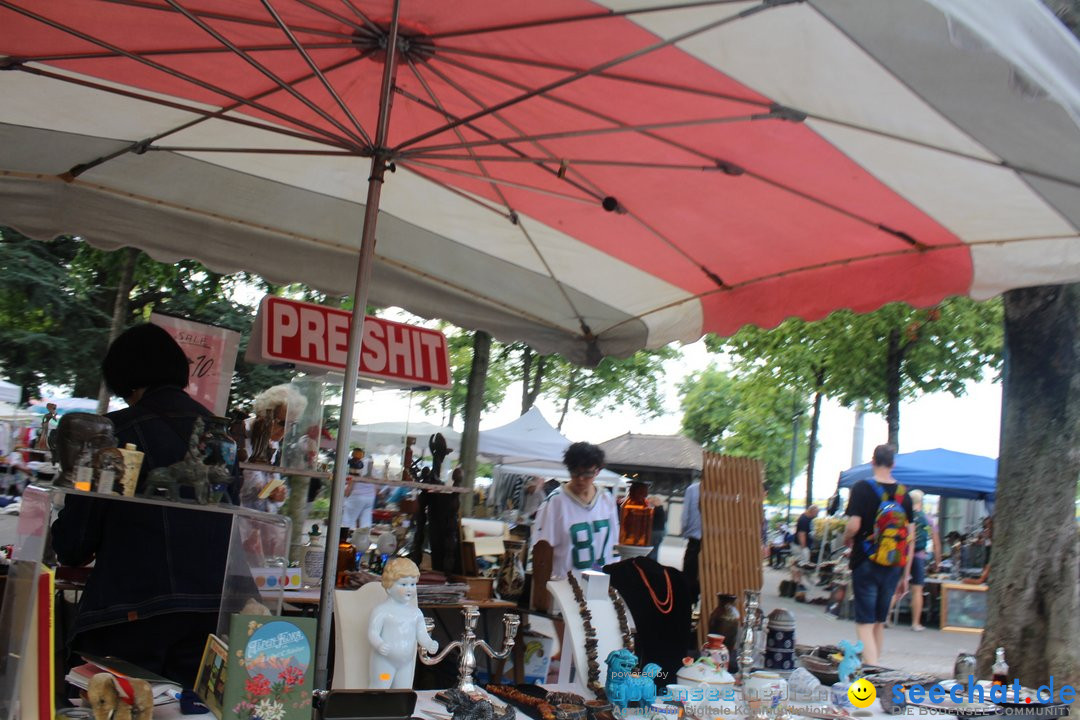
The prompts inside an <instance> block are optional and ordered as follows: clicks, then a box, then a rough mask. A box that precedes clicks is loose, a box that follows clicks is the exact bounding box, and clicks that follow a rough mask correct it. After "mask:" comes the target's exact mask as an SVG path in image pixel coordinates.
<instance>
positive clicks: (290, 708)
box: [222, 615, 316, 720]
mask: <svg viewBox="0 0 1080 720" xmlns="http://www.w3.org/2000/svg"><path fill="white" fill-rule="evenodd" d="M315 631H316V621H315V619H314V618H301V617H288V618H286V617H275V616H273V615H233V616H232V619H231V621H230V623H229V638H228V652H229V656H228V657H229V660H228V663H227V664H226V668H225V669H226V680H225V693H224V698H223V701H222V718H223V720H254V718H260V720H310V718H311V690H312V686H313V682H312V673H313V672H314V669H315V667H314V661H315Z"/></svg>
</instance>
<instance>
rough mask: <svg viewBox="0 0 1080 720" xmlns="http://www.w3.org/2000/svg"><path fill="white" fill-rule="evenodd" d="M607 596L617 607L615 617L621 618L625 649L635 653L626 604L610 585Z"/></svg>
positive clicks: (620, 630) (620, 624) (621, 631)
mask: <svg viewBox="0 0 1080 720" xmlns="http://www.w3.org/2000/svg"><path fill="white" fill-rule="evenodd" d="M607 594H608V597H609V598H611V604H612V605H614V606H615V615H616V616H617V617H618V618H619V632H620V633H622V643H623V647H624V648H626V649H627V650H629V651H630V652H634V636H633V635H631V634H630V622H629V621H628V620H627V618H626V603H625V602H623V599H622V595H620V594H619V591H618V590H616V589H615V586H614V585H612V584H610V583H608V588H607Z"/></svg>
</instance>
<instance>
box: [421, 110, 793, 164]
mask: <svg viewBox="0 0 1080 720" xmlns="http://www.w3.org/2000/svg"><path fill="white" fill-rule="evenodd" d="M778 119H781V117H780V116H779V115H776V114H774V113H755V114H753V115H733V116H729V117H710V118H694V119H692V120H672V121H668V122H654V123H643V124H640V125H618V126H617V127H603V128H588V129H583V130H565V131H563V132H551V133H540V134H538V135H522V136H520V137H510V138H491V139H488V140H471V141H469V142H461V143H458V144H445V145H422V146H420V147H418V148H416V149H414V150H406V151H405V152H403V153H402V155H401V156H402V157H408V156H409V155H413V154H417V153H429V152H443V151H446V150H467V149H470V148H477V147H487V146H491V145H512V144H516V143H520V142H533V141H542V140H560V139H566V138H579V137H596V136H599V135H611V134H615V133H624V132H637V133H642V134H647V133H645V131H648V130H672V129H676V128H685V127H697V126H702V125H728V124H734V123H744V122H751V121H754V120H778ZM650 137H651V136H650ZM695 154H697V153H695Z"/></svg>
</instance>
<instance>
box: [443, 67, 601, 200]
mask: <svg viewBox="0 0 1080 720" xmlns="http://www.w3.org/2000/svg"><path fill="white" fill-rule="evenodd" d="M429 67H430V69H431V72H433V73H434V74H435V75H437V76H439V77H440V78H441V79H442V80H443V82H445V83H446V84H448V85H450V87H452V88H454V89H455V90H457V91H458V92H459V93H461V94H462V95H463V96H464V97H465V98H466V99H468V100H469V102H471V103H473V104H474V105H476V106H477V107H484V103H483V101H482V100H480V98H479V97H477V96H476V95H474V94H473V93H471V92H469V91H468V90H467V89H466V88H464V87H462V85H461V84H460V83H458V82H456V81H455V80H454V79H453V78H451V77H450V76H449V75H447V74H446V73H444V72H442V71H441V70H439V68H438V67H437V66H436V64H435V63H434V62H432V63H430V64H429ZM492 117H493V118H495V119H496V120H498V121H499V122H500V123H502V124H503V125H505V126H506V127H507V128H508V129H510V130H511V131H512V132H514V133H515V134H517V135H525V131H524V130H522V129H520V128H519V127H517V126H516V125H515V124H514V123H512V122H510V121H509V120H508V119H506V118H505V117H504V116H503V114H502V113H498V112H496V113H492ZM469 127H473V125H472V124H471V123H470V124H469ZM480 132H481V134H482V135H484V136H485V137H493V134H492V133H489V132H487V131H483V130H480ZM533 144H534V145H535V146H536V148H537V149H538V150H540V152H542V153H544V154H545V155H547V156H549V157H551V158H554V157H555V154H554V153H552V152H551V151H550V150H548V149H547V148H545V147H544V146H543V145H542V144H540V143H533ZM504 147H505V148H506V150H507V151H509V152H511V153H513V154H514V155H517V156H519V157H525V152H524V151H522V150H520V149H518V148H517V147H515V146H513V145H506V146H504ZM537 167H539V168H540V169H542V170H544V171H546V172H549V173H551V174H552V175H554V176H555V177H557V178H559V179H560V180H562V181H563V182H565V183H567V184H568V185H570V186H571V187H575V188H577V189H578V190H581V191H582V192H583V193H585V194H587V195H591V196H592V197H593V198H595V199H596V200H602V199H603V198H604V196H605V195H606V194H607V193H605V192H604V191H603V190H602V189H600V188H599V187H597V186H596V185H595V184H593V183H591V182H590V183H589V185H591V186H592V187H591V188H586V187H585V186H583V185H582V184H581V183H579V182H577V181H576V180H571V179H569V178H567V177H566V173H564V172H561V168H560V170H552V169H551V168H548V167H547V166H546V165H543V164H538V165H537ZM576 174H577V173H575V175H576ZM586 182H588V180H586Z"/></svg>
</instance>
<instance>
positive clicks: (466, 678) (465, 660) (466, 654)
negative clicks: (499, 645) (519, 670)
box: [420, 605, 521, 692]
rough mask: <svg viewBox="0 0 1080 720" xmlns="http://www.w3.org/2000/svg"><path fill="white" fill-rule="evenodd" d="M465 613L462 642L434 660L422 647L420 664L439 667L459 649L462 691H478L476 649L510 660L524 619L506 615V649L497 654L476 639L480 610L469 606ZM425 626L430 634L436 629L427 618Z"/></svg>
mask: <svg viewBox="0 0 1080 720" xmlns="http://www.w3.org/2000/svg"><path fill="white" fill-rule="evenodd" d="M461 614H462V615H464V616H465V632H464V633H463V634H462V636H461V639H460V640H455V641H454V642H452V643H449V644H448V645H447V646H446V647H444V648H443V649H442V650H440V651H439V654H438V655H435V656H434V657H433V656H431V655H430V654H428V651H427V650H425V649H424V648H420V662H422V663H424V664H425V665H436V664H438V663H440V662H442V660H443V658H445V657H446V656H447V654H448V653H449V652H450V651H451V650H455V649H457V650H459V651H460V652H461V656H460V658H459V659H458V684H457V686H458V689H460V690H462V691H464V692H475V691H476V689H477V687H476V685H475V684H474V683H473V672H474V671H475V670H476V655H475V653H476V650H477V649H480V650H483V651H484V652H485V653H486V654H487V656H488V657H489V658H491V659H492V660H502V659H504V658H506V657H507V656H508V655H510V651H511V650H513V649H514V642H515V640H514V638H515V636H516V635H517V630H518V625H519V624H520V623H521V618H520V617H518V616H517V615H515V614H513V613H505V614H503V649H502V650H501V651H499V652H496V651H495V650H494V649H493V648H492V647H491V646H490V645H488V644H487V641H485V640H477V638H476V621H477V620H479V619H480V610H479V608H477V607H476V605H466V606H465V607H463V608H462V609H461ZM424 624H425V625H426V626H427V630H428V634H429V635H430V634H431V631H432V630H434V629H435V621H434V620H432V619H431V618H429V617H425V618H424Z"/></svg>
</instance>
